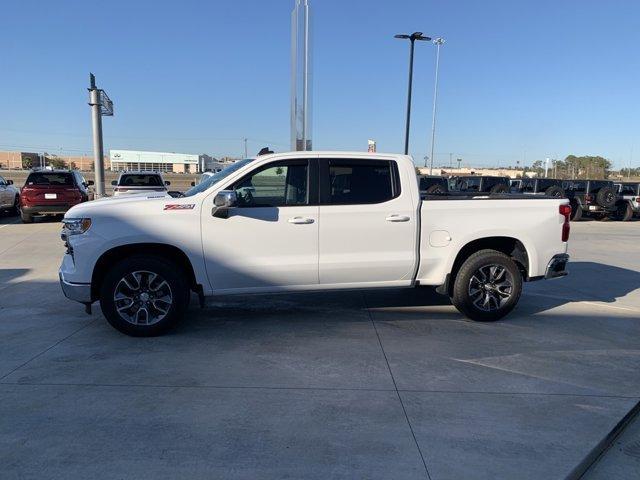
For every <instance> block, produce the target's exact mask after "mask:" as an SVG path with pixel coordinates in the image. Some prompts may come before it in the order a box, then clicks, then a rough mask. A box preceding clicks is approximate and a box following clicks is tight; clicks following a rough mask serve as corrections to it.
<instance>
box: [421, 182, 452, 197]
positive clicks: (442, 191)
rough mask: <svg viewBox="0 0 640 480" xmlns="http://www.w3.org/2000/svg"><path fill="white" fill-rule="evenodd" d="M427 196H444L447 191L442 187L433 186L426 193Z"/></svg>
mask: <svg viewBox="0 0 640 480" xmlns="http://www.w3.org/2000/svg"><path fill="white" fill-rule="evenodd" d="M424 193H425V195H444V194H445V193H447V191H446V190H445V189H444V187H443V186H442V185H437V184H436V185H431V186H430V187H429V188H427V189H426V190H425V191H424Z"/></svg>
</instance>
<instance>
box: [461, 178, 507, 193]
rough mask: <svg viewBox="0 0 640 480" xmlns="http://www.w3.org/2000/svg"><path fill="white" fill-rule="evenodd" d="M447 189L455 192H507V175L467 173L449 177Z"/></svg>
mask: <svg viewBox="0 0 640 480" xmlns="http://www.w3.org/2000/svg"><path fill="white" fill-rule="evenodd" d="M449 190H450V191H456V192H478V193H509V177H480V176H476V175H469V176H463V177H451V178H450V179H449Z"/></svg>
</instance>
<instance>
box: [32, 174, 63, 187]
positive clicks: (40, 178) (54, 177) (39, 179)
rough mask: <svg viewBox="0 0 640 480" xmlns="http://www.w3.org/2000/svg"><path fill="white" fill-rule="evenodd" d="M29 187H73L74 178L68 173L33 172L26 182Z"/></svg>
mask: <svg viewBox="0 0 640 480" xmlns="http://www.w3.org/2000/svg"><path fill="white" fill-rule="evenodd" d="M26 184H27V185H43V186H52V187H72V186H73V176H72V175H71V173H66V172H33V173H30V174H29V176H28V177H27V181H26Z"/></svg>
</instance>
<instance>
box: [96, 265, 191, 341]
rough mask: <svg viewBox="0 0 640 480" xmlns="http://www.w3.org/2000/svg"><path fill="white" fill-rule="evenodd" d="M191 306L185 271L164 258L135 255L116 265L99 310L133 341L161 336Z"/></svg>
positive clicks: (102, 292) (105, 283)
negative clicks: (132, 337)
mask: <svg viewBox="0 0 640 480" xmlns="http://www.w3.org/2000/svg"><path fill="white" fill-rule="evenodd" d="M188 303H189V285H188V282H187V279H186V275H185V274H184V272H183V270H182V269H180V268H179V267H177V265H175V264H173V263H172V262H169V261H167V260H165V259H163V258H160V257H156V256H152V255H135V256H132V257H128V258H125V259H123V260H121V261H120V262H118V263H116V264H115V265H114V266H113V268H111V269H110V270H109V271H108V272H107V274H106V275H105V277H104V280H103V282H102V286H101V288H100V307H101V308H102V313H103V314H104V316H105V317H106V319H107V321H108V322H109V323H110V324H111V326H112V327H114V328H115V329H117V330H119V331H120V332H122V333H125V334H127V335H131V336H134V337H151V336H156V335H161V334H163V333H164V332H166V331H167V330H168V329H170V328H171V327H173V326H174V325H175V324H176V323H177V322H178V321H179V320H180V318H181V317H182V315H183V313H184V311H185V309H186V308H187V305H188Z"/></svg>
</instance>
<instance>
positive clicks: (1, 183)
mask: <svg viewBox="0 0 640 480" xmlns="http://www.w3.org/2000/svg"><path fill="white" fill-rule="evenodd" d="M19 202H20V191H19V190H18V189H17V188H16V187H15V186H14V185H13V180H5V179H4V178H3V177H0V213H3V212H9V213H10V214H11V215H16V214H17V213H18V208H19Z"/></svg>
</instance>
